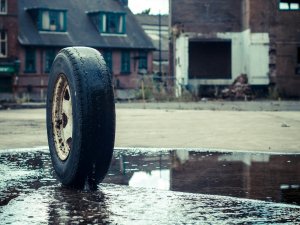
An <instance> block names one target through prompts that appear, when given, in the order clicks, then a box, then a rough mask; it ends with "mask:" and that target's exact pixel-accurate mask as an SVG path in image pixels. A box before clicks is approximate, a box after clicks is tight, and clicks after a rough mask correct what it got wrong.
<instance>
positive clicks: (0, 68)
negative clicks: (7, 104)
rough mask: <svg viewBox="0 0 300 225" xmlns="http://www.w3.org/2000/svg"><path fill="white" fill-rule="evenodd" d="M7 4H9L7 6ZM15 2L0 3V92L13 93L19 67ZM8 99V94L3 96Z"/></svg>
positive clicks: (11, 0) (12, 0)
mask: <svg viewBox="0 0 300 225" xmlns="http://www.w3.org/2000/svg"><path fill="white" fill-rule="evenodd" d="M8 3H9V4H8ZM16 5H17V0H10V1H9V2H8V1H0V92H1V93H12V92H13V81H14V80H13V78H14V76H15V75H16V73H17V70H18V67H19V60H18V52H19V46H18V45H16V43H17V42H18V41H17V39H18V35H17V34H18V16H17V15H18V10H17V8H16V7H15V6H16ZM3 97H4V98H6V97H9V94H3Z"/></svg>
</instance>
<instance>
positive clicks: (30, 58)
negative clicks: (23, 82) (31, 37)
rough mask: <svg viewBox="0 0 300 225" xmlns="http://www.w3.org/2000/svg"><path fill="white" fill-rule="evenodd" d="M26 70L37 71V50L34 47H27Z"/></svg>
mask: <svg viewBox="0 0 300 225" xmlns="http://www.w3.org/2000/svg"><path fill="white" fill-rule="evenodd" d="M25 72H26V73H34V72H35V50H34V49H26V52H25Z"/></svg>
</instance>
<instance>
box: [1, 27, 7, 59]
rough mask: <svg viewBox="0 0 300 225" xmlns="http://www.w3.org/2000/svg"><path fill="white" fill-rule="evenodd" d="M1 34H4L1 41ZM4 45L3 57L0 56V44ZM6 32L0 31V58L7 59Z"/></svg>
mask: <svg viewBox="0 0 300 225" xmlns="http://www.w3.org/2000/svg"><path fill="white" fill-rule="evenodd" d="M2 32H4V35H5V36H4V39H2ZM3 42H4V43H5V44H4V48H5V55H2V53H1V52H2V43H3ZM7 50H8V49H7V32H6V31H5V30H0V58H6V57H7Z"/></svg>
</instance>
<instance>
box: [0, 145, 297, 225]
mask: <svg viewBox="0 0 300 225" xmlns="http://www.w3.org/2000/svg"><path fill="white" fill-rule="evenodd" d="M299 171H300V154H290V155H286V154H284V155H281V154H267V153H245V152H244V153H238V152H231V153H230V152H207V151H188V150H161V151H160V150H157V151H154V150H153V149H152V150H151V151H149V150H145V149H127V150H124V149H117V150H115V153H114V158H113V160H112V164H111V168H110V171H109V173H108V175H107V177H106V178H105V180H104V182H103V183H102V184H100V185H99V186H98V190H96V191H88V190H82V191H79V190H72V189H67V188H65V187H62V186H61V185H60V183H59V182H58V181H57V180H56V178H55V174H54V171H53V169H52V165H51V161H50V156H49V153H48V150H47V149H46V148H37V149H34V150H30V149H24V150H22V149H20V150H8V151H2V152H0V221H1V222H0V224H76V223H81V224H82V223H94V224H97V223H98V224H265V223H267V224H299V223H300V174H299Z"/></svg>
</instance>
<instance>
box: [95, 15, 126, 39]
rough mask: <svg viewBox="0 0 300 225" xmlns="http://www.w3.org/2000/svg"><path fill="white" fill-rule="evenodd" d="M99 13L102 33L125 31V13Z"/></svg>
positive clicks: (120, 32)
mask: <svg viewBox="0 0 300 225" xmlns="http://www.w3.org/2000/svg"><path fill="white" fill-rule="evenodd" d="M99 15H100V16H99V30H100V32H101V33H110V34H124V33H125V13H107V12H100V13H99Z"/></svg>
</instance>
